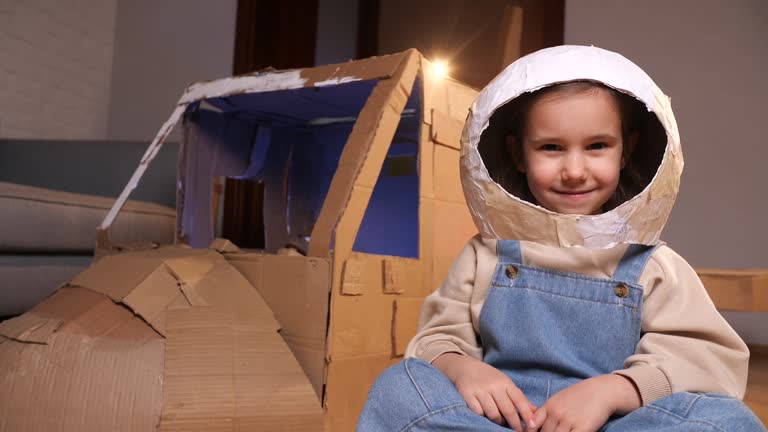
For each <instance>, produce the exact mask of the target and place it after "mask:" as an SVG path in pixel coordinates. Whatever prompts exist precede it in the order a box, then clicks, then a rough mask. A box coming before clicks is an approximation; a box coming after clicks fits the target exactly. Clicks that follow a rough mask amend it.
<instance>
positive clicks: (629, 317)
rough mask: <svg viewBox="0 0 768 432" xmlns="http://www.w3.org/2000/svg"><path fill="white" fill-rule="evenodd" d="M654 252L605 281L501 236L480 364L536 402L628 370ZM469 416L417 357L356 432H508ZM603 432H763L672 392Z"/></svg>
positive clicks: (713, 403) (740, 414) (383, 385)
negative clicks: (527, 258) (541, 262)
mask: <svg viewBox="0 0 768 432" xmlns="http://www.w3.org/2000/svg"><path fill="white" fill-rule="evenodd" d="M654 250H655V248H653V247H648V246H643V245H630V246H629V248H628V249H627V252H626V253H625V255H624V257H623V258H622V260H621V262H620V263H619V266H618V268H617V270H616V273H615V274H614V275H613V277H612V278H610V279H603V278H596V277H591V276H586V275H582V274H577V273H567V272H561V271H556V270H548V269H542V268H536V267H531V266H527V265H525V264H523V260H522V256H521V253H520V243H519V242H518V241H514V240H500V241H499V242H498V245H497V252H498V255H499V263H498V265H497V266H496V270H495V272H494V275H493V280H492V282H491V286H490V288H489V291H488V295H487V297H486V300H485V303H484V304H483V309H482V311H481V313H480V323H479V329H480V340H481V344H482V347H483V351H484V354H483V361H485V362H486V363H488V364H490V365H492V366H494V367H495V368H497V369H499V370H501V371H502V372H504V373H505V374H507V375H508V376H509V377H510V378H511V379H512V382H514V383H515V385H517V386H518V387H519V388H520V389H521V390H522V391H523V393H524V394H525V395H526V397H527V398H528V400H530V401H531V402H532V403H533V404H535V405H536V406H541V405H542V404H544V402H546V401H547V399H549V398H550V397H551V396H552V395H554V394H555V393H557V392H559V391H560V390H563V389H564V388H566V387H568V386H570V385H572V384H575V383H577V382H579V381H581V380H584V379H586V378H590V377H593V376H596V375H601V374H608V373H611V372H612V371H615V370H617V369H622V368H623V367H624V360H625V359H626V358H627V357H629V356H631V355H632V354H634V352H635V347H636V346H637V343H638V341H639V340H640V325H641V312H642V302H643V287H642V286H640V285H638V283H637V281H638V278H639V276H640V274H641V273H642V272H643V269H644V268H645V265H646V263H647V261H648V259H649V258H650V256H651V254H652V253H653V251H654ZM504 430H509V429H508V428H506V427H503V426H499V425H496V424H495V423H493V422H491V421H490V420H488V419H487V418H485V417H482V416H479V415H477V414H475V413H473V412H472V411H470V410H469V408H468V407H467V405H466V403H465V402H464V399H463V398H462V396H461V395H460V394H459V393H458V391H456V388H455V387H454V386H453V384H452V383H451V382H450V381H449V380H448V379H447V378H446V377H445V376H444V375H443V374H442V373H441V372H440V371H439V370H437V369H436V368H434V367H433V366H431V365H429V364H427V363H425V362H424V361H422V360H419V359H415V358H408V359H405V360H404V361H403V362H401V363H398V364H397V365H395V366H393V367H391V368H390V369H388V370H386V371H385V372H384V373H383V374H382V375H381V376H380V377H379V378H378V379H377V381H376V382H375V383H374V385H373V387H372V388H371V392H370V394H369V396H368V402H367V403H366V406H365V408H364V409H363V413H362V414H361V416H360V422H359V424H358V431H362V432H368V431H504ZM601 430H602V431H610V432H624V431H655V430H664V431H670V432H672V431H680V432H682V431H764V430H765V428H764V427H763V426H762V424H761V423H760V421H759V420H758V419H757V418H756V417H755V416H754V414H752V412H751V411H749V409H748V408H747V407H746V406H745V405H744V404H743V403H741V402H740V401H738V400H736V399H734V398H731V397H726V396H722V395H701V394H693V393H684V392H682V393H675V394H673V395H671V396H669V397H666V398H663V399H661V400H658V401H656V402H654V403H653V404H650V405H648V406H646V407H643V408H640V409H638V410H635V411H633V412H632V413H630V414H629V415H627V416H624V417H612V418H611V419H610V420H609V421H608V422H607V423H606V424H605V425H604V426H603V428H602V429H601Z"/></svg>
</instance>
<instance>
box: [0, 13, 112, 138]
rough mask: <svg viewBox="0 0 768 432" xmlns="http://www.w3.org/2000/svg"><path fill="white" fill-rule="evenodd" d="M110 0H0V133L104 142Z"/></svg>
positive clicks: (110, 65)
mask: <svg viewBox="0 0 768 432" xmlns="http://www.w3.org/2000/svg"><path fill="white" fill-rule="evenodd" d="M116 5H117V0H0V137H2V138H51V139H104V138H106V135H107V134H106V131H107V118H108V111H109V95H110V82H111V76H112V55H113V45H114V34H115V13H116Z"/></svg>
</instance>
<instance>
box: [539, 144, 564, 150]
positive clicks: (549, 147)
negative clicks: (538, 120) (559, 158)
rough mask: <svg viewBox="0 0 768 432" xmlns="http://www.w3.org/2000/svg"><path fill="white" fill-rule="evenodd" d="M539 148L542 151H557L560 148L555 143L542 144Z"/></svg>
mask: <svg viewBox="0 0 768 432" xmlns="http://www.w3.org/2000/svg"><path fill="white" fill-rule="evenodd" d="M540 149H541V150H544V151H558V150H560V146H559V145H557V144H544V145H542V146H541V147H540Z"/></svg>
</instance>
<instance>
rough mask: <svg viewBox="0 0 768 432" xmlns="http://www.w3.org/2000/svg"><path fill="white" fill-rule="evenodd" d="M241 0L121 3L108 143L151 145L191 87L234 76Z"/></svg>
mask: <svg viewBox="0 0 768 432" xmlns="http://www.w3.org/2000/svg"><path fill="white" fill-rule="evenodd" d="M236 8H237V0H217V1H208V0H163V1H154V0H119V1H118V4H117V22H116V29H115V61H114V66H113V71H114V72H113V75H112V93H111V104H110V107H109V129H108V136H107V138H109V139H120V140H150V139H152V138H153V137H154V136H155V134H156V133H157V131H158V129H160V126H161V125H162V124H163V122H165V120H166V119H167V118H168V116H169V115H170V114H171V111H172V110H173V107H174V105H175V104H176V101H177V100H178V99H179V96H181V93H182V91H183V90H184V88H185V87H186V86H187V85H188V84H189V83H191V82H195V81H202V80H210V79H216V78H224V77H227V76H230V75H232V59H233V52H234V41H235V14H236Z"/></svg>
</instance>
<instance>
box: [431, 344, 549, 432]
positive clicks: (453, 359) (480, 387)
mask: <svg viewBox="0 0 768 432" xmlns="http://www.w3.org/2000/svg"><path fill="white" fill-rule="evenodd" d="M432 365H433V366H435V367H436V368H438V369H440V371H442V372H443V373H444V374H445V375H446V376H447V377H448V379H450V380H451V382H453V385H455V386H456V389H457V390H458V391H459V394H461V396H462V397H463V398H464V400H465V401H466V402H467V405H468V406H469V409H471V410H472V411H473V412H475V413H476V414H478V415H482V416H486V417H488V418H489V419H490V420H491V421H492V422H494V423H496V424H503V423H504V421H505V420H506V423H507V425H509V426H510V427H511V428H512V429H514V430H515V431H518V432H522V431H523V430H526V429H527V430H530V428H533V427H535V423H533V421H534V420H533V418H534V416H533V412H534V411H535V410H536V406H534V405H533V404H532V403H530V402H529V401H528V398H526V397H525V395H524V394H523V392H522V391H520V389H519V388H517V386H516V385H515V384H514V383H513V382H512V380H511V379H509V377H508V376H506V375H505V374H504V373H502V372H501V371H499V370H498V369H496V368H494V367H493V366H491V365H489V364H487V363H483V362H482V361H480V360H477V359H475V358H474V357H469V356H465V355H461V354H457V353H445V354H443V355H441V356H440V357H438V358H436V359H435V360H434V361H433V362H432ZM518 413H519V416H518ZM520 417H522V418H523V420H524V421H525V422H526V423H527V424H528V427H527V428H525V426H522V425H521V424H520Z"/></svg>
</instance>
